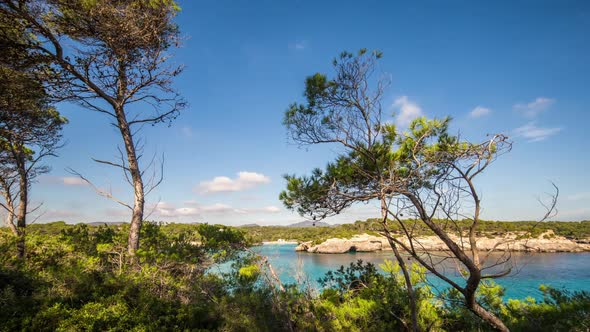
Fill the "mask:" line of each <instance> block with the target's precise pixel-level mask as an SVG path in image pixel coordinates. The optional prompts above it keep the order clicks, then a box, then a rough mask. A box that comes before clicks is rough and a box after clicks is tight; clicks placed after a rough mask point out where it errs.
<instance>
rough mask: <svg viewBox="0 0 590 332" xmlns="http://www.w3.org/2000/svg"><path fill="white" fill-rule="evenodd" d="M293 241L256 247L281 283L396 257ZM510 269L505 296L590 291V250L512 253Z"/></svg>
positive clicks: (447, 271)
mask: <svg viewBox="0 0 590 332" xmlns="http://www.w3.org/2000/svg"><path fill="white" fill-rule="evenodd" d="M294 249H295V245H293V244H280V245H264V246H260V247H256V248H255V250H256V251H257V252H259V253H260V254H262V255H264V256H267V257H268V260H269V262H270V264H271V265H272V267H273V269H274V270H275V271H276V272H277V274H278V275H279V278H280V279H281V281H282V282H283V283H294V282H309V283H310V284H311V285H312V286H314V287H318V283H317V279H318V278H320V277H322V276H324V274H325V273H326V272H328V271H329V270H335V269H337V268H339V267H340V266H341V265H345V266H347V265H348V264H350V263H351V262H355V261H357V260H359V259H362V260H363V261H365V262H371V263H374V264H375V265H377V266H378V264H381V263H382V262H383V261H384V260H385V259H389V260H395V257H393V254H392V253H391V252H376V253H348V254H311V253H306V252H296V251H295V250H294ZM511 266H512V267H513V272H512V273H511V274H510V275H508V276H506V277H503V278H500V279H496V282H497V283H498V284H500V285H502V286H504V287H505V288H506V294H505V298H514V299H524V298H526V297H528V296H532V297H534V298H537V299H539V298H541V297H542V293H541V292H540V291H539V285H541V284H545V285H549V286H552V287H554V288H564V289H567V290H586V291H590V253H534V254H522V253H520V254H519V253H513V254H512V258H511ZM445 274H446V275H448V276H450V277H452V278H453V279H456V280H461V278H460V276H459V275H458V274H457V273H456V269H455V267H454V265H453V266H450V264H447V266H446V267H445ZM428 279H429V283H430V284H431V285H433V286H435V287H437V288H440V287H444V283H442V282H440V281H439V280H438V279H437V278H436V277H434V276H429V278H428Z"/></svg>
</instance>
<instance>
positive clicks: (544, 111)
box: [32, 1, 590, 225]
mask: <svg viewBox="0 0 590 332" xmlns="http://www.w3.org/2000/svg"><path fill="white" fill-rule="evenodd" d="M180 4H181V7H182V12H181V13H180V14H179V15H178V18H177V21H178V23H179V25H180V28H181V31H182V34H183V35H184V36H185V41H184V44H183V46H182V48H180V49H178V50H177V51H176V52H175V53H176V55H175V57H174V58H173V60H172V61H173V62H174V63H178V64H184V65H186V69H185V71H184V73H183V74H182V75H181V76H180V77H179V78H178V79H177V81H176V86H177V87H178V89H179V90H180V92H181V93H182V95H183V96H184V97H185V98H186V100H187V101H188V102H189V104H190V106H189V107H188V108H187V109H186V110H185V111H184V112H183V114H182V115H181V116H180V117H179V118H178V119H177V120H176V121H175V122H174V123H173V124H172V126H170V127H167V126H158V127H153V128H152V127H149V128H146V130H145V131H144V133H145V139H146V144H147V147H148V148H147V150H146V155H147V154H150V153H152V152H154V151H155V152H158V153H165V155H166V164H165V165H166V169H165V180H164V183H163V184H162V185H161V186H160V187H159V188H158V190H157V191H156V192H154V193H152V194H151V195H150V196H149V197H148V204H149V206H150V209H149V211H153V214H152V215H151V216H150V219H157V220H169V221H179V222H193V221H205V222H209V223H224V224H229V225H237V224H245V223H259V224H267V225H268V224H278V225H284V224H288V223H292V222H297V221H301V220H302V218H300V217H299V216H297V215H296V214H294V213H291V212H289V211H286V210H285V209H284V208H283V207H282V205H281V203H280V202H279V200H278V198H277V197H278V194H279V192H280V191H281V190H282V189H283V187H284V185H285V183H284V181H283V179H282V175H283V174H285V173H297V174H303V173H307V172H308V171H309V170H311V169H312V168H313V167H321V166H324V165H325V163H326V162H328V161H329V160H330V159H331V158H332V157H333V156H334V153H335V151H333V150H332V149H331V148H330V147H311V148H309V149H300V148H298V147H296V146H294V145H293V144H291V143H289V142H288V140H287V136H286V131H285V129H284V128H283V126H282V125H281V120H282V116H283V112H284V111H285V109H286V108H287V106H288V105H289V104H290V103H291V102H294V101H301V100H302V91H303V82H304V79H305V77H306V76H308V75H310V74H313V73H315V72H318V71H319V72H325V73H330V72H331V59H332V58H333V57H334V56H336V55H337V54H339V53H340V52H341V51H343V50H349V51H356V50H358V49H360V48H363V47H364V48H368V49H380V50H382V51H383V52H384V58H383V60H382V61H381V64H380V65H381V69H382V70H383V71H384V72H386V73H388V74H389V75H390V76H391V85H390V87H389V88H388V90H387V91H386V94H385V98H384V100H383V105H384V107H385V108H386V110H387V111H388V112H389V113H391V114H393V113H394V112H396V114H397V116H398V117H402V118H403V117H411V116H412V115H416V114H423V115H426V116H430V117H434V116H439V117H442V116H446V115H450V116H452V117H453V118H454V121H453V125H452V128H453V130H454V131H460V132H461V134H462V135H463V136H465V137H467V138H469V139H474V140H476V139H477V140H479V139H483V138H485V135H486V134H488V133H497V132H503V133H506V134H508V135H510V136H511V137H512V138H513V140H514V142H515V144H514V147H513V150H512V152H511V153H509V154H508V155H505V156H503V157H502V158H500V159H499V160H498V161H497V162H496V164H494V165H493V167H491V168H490V169H489V171H488V172H487V173H485V175H484V176H482V177H481V178H480V179H479V182H478V183H477V184H478V186H479V188H480V192H481V193H482V197H483V205H484V217H485V218H487V219H494V220H523V219H532V220H534V219H537V218H538V217H540V216H541V215H542V214H543V210H542V208H541V206H540V205H539V203H538V202H537V198H538V197H539V196H542V195H543V193H545V192H547V191H550V189H551V186H550V183H549V181H553V182H555V183H556V184H557V185H558V186H559V188H560V190H561V197H560V200H559V205H558V208H559V215H558V216H557V217H556V218H555V219H558V220H580V219H590V204H589V203H590V176H589V175H588V164H589V162H590V157H589V153H588V145H590V144H589V143H590V139H589V138H588V134H587V131H588V129H587V128H588V123H590V115H589V111H590V109H589V107H588V105H590V90H589V87H590V61H589V59H590V3H589V2H587V1H579V2H578V1H488V2H484V3H478V4H476V3H474V2H472V1H445V2H442V1H426V2H421V3H420V4H413V3H409V2H393V1H363V2H360V1H180ZM59 109H60V110H61V111H62V112H63V113H64V115H65V116H67V117H68V118H69V119H70V124H69V125H68V126H67V128H66V129H65V132H64V136H65V138H66V140H67V141H68V144H67V145H66V146H65V147H64V148H63V149H62V150H61V152H60V157H59V158H54V159H51V160H48V163H50V164H51V165H52V167H53V171H52V172H51V173H50V174H47V175H45V176H43V177H42V178H40V179H39V182H38V183H37V184H35V186H34V188H33V191H32V201H33V202H43V208H42V209H41V210H42V211H43V214H42V215H41V216H40V218H39V221H40V222H43V221H52V220H66V221H68V222H80V221H86V222H91V221H105V220H126V218H127V215H128V213H127V212H126V211H125V210H124V209H123V208H120V207H119V206H118V205H117V204H116V203H113V202H112V201H109V200H107V199H104V198H102V197H99V196H97V195H96V193H95V192H94V191H93V190H92V188H90V187H89V186H86V185H82V184H80V181H77V180H76V179H74V178H71V175H70V174H68V173H67V172H66V171H65V168H67V167H71V168H73V169H75V170H77V171H78V172H80V173H82V174H84V175H85V176H86V177H87V178H89V179H91V180H92V181H93V182H95V183H96V184H97V186H99V187H101V188H108V189H109V190H112V192H113V194H114V195H116V196H118V197H119V198H121V199H123V200H127V201H131V197H132V191H131V188H130V187H128V185H126V183H125V182H124V181H123V178H122V176H121V174H119V173H118V172H117V171H116V170H114V169H109V168H108V167H105V166H102V165H98V164H96V163H94V162H93V161H92V160H91V158H92V157H94V158H99V159H109V158H112V157H113V156H115V155H116V153H117V150H116V145H117V144H121V142H120V137H119V136H118V134H117V132H116V131H115V129H114V128H113V127H112V126H110V125H109V124H108V120H107V119H106V118H105V117H104V116H102V115H101V114H98V113H93V112H90V111H88V110H84V109H81V108H80V107H79V106H76V105H69V104H63V105H59ZM402 118H396V120H397V121H402V120H401V119H402ZM149 211H148V212H149ZM377 212H378V210H377V209H375V207H374V206H372V205H368V206H364V205H363V206H358V207H354V208H352V209H351V210H350V211H348V212H347V213H345V214H343V215H342V216H339V217H336V218H333V219H331V220H329V222H332V223H337V222H338V223H339V222H350V221H355V220H357V219H364V218H367V217H372V216H375V215H376V213H377Z"/></svg>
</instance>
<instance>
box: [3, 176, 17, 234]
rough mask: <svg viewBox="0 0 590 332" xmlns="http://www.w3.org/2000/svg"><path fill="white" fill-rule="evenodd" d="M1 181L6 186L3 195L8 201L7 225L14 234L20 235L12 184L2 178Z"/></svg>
mask: <svg viewBox="0 0 590 332" xmlns="http://www.w3.org/2000/svg"><path fill="white" fill-rule="evenodd" d="M0 181H2V182H1V183H2V187H3V188H4V190H5V191H4V192H3V193H2V195H3V196H4V200H5V201H6V221H5V222H6V226H8V228H10V231H12V234H14V235H15V236H18V229H17V228H16V225H15V224H14V202H13V200H12V192H11V190H10V188H11V186H10V185H9V184H8V183H7V182H6V181H3V180H1V179H0Z"/></svg>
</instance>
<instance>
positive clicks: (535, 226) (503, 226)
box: [171, 219, 590, 243]
mask: <svg viewBox="0 0 590 332" xmlns="http://www.w3.org/2000/svg"><path fill="white" fill-rule="evenodd" d="M380 223H381V220H380V219H367V220H365V221H362V220H357V221H356V222H354V223H351V224H340V225H335V226H332V227H305V228H293V227H281V226H246V227H242V228H241V229H243V230H245V231H246V234H247V236H248V237H249V238H250V239H251V240H252V241H254V242H262V241H276V240H278V239H284V240H297V241H313V242H314V243H320V242H323V241H325V240H326V239H329V238H350V237H351V236H353V235H355V234H362V233H368V234H377V233H378V232H379V231H381V224H380ZM407 223H408V224H410V223H411V224H412V225H413V226H414V227H415V228H414V231H415V232H416V235H432V232H431V231H430V230H429V229H427V228H426V227H424V225H422V224H420V223H414V222H413V221H407ZM458 223H459V225H461V224H462V223H463V224H464V226H463V228H466V227H467V225H468V223H469V222H468V221H459V222H458ZM171 227H177V226H171ZM179 227H180V226H179ZM391 228H392V230H393V232H394V233H400V232H401V230H400V228H399V226H398V225H397V224H394V223H391ZM548 230H553V232H554V233H555V234H556V235H559V236H564V237H567V238H570V239H575V240H583V239H587V238H589V237H590V221H588V220H586V221H581V222H562V221H548V222H542V223H539V222H535V221H484V220H482V221H481V223H480V227H479V231H480V234H481V235H486V236H494V235H498V234H505V233H507V232H515V233H516V232H522V233H527V235H530V236H534V237H536V236H538V235H540V234H541V233H543V232H546V231H548ZM449 231H452V229H450V228H449Z"/></svg>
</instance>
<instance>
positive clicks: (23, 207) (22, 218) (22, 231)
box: [16, 151, 29, 258]
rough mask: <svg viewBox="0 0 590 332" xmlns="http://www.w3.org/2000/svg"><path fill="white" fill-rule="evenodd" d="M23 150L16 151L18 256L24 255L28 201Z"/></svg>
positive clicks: (27, 181) (27, 180)
mask: <svg viewBox="0 0 590 332" xmlns="http://www.w3.org/2000/svg"><path fill="white" fill-rule="evenodd" d="M25 167H26V164H25V157H24V152H23V151H19V153H18V162H17V168H18V176H19V194H18V195H19V203H18V209H17V213H16V231H17V240H16V252H17V256H18V257H19V258H24V257H25V235H26V227H27V209H28V202H29V179H28V177H27V171H26V168H25Z"/></svg>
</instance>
